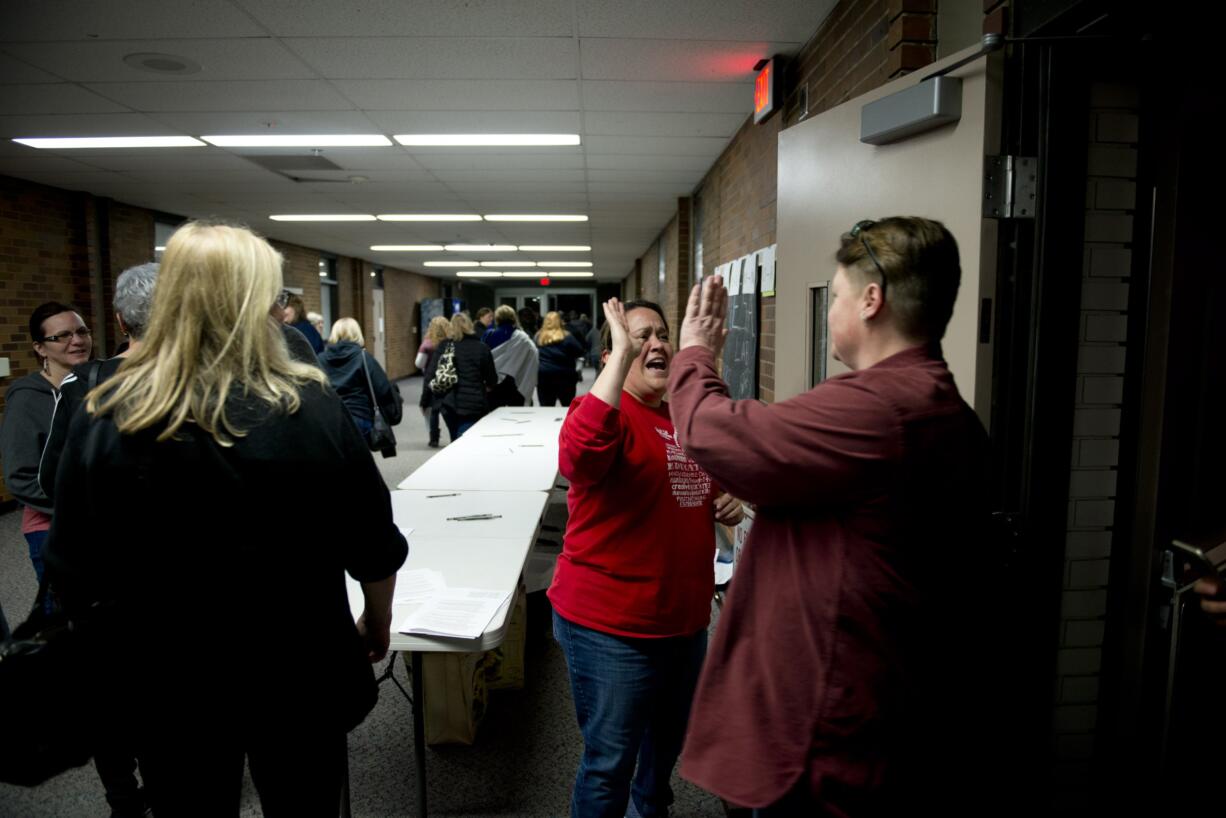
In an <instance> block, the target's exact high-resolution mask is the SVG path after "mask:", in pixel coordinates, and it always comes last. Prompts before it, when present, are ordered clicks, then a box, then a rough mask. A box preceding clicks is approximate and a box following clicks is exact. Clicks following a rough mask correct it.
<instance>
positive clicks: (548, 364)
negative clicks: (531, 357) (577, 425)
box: [536, 312, 585, 406]
mask: <svg viewBox="0 0 1226 818" xmlns="http://www.w3.org/2000/svg"><path fill="white" fill-rule="evenodd" d="M536 346H537V353H538V354H539V355H540V371H539V373H538V375H537V380H536V394H537V397H538V398H540V401H541V406H553V405H554V404H555V403H561V404H562V405H563V406H570V402H571V401H573V400H574V399H575V384H576V383H578V382H579V370H578V369H577V368H576V363H577V362H578V360H579V359H580V358H582V357H583V356H584V354H585V350H584V349H583V344H580V343H579V342H578V341H577V340H575V336H573V335H571V334H570V333H569V332H567V331H566V327H564V326H562V316H561V314H560V313H557V312H550V313H546V314H545V321H544V323H542V324H541V329H540V331H539V332H538V333H537V334H536Z"/></svg>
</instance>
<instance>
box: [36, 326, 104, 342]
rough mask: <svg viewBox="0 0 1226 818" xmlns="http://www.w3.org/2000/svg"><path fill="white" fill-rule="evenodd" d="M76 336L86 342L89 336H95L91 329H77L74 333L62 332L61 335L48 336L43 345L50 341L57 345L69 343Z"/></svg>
mask: <svg viewBox="0 0 1226 818" xmlns="http://www.w3.org/2000/svg"><path fill="white" fill-rule="evenodd" d="M74 335H75V336H77V337H78V338H80V339H81V340H85V339H86V338H88V337H89V336H91V335H93V333H92V332H90V329H89V327H77V329H75V330H73V331H72V332H61V333H60V334H59V335H48V336H47V337H46V338H44V339H43V340H42V343H44V344H45V343H47V342H48V341H51V342H53V343H56V344H59V343H68V342H69V341H71V340H72V336H74Z"/></svg>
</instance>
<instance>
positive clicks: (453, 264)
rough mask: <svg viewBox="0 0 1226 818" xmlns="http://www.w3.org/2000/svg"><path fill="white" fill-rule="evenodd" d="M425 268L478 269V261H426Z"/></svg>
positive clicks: (479, 263) (479, 264)
mask: <svg viewBox="0 0 1226 818" xmlns="http://www.w3.org/2000/svg"><path fill="white" fill-rule="evenodd" d="M425 265H426V266H427V267H480V266H481V262H479V261H427V262H425Z"/></svg>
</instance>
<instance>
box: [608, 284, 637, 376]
mask: <svg viewBox="0 0 1226 818" xmlns="http://www.w3.org/2000/svg"><path fill="white" fill-rule="evenodd" d="M602 306H603V307H604V317H605V320H606V321H608V322H609V335H610V339H609V340H610V341H611V342H612V344H613V349H612V354H613V355H614V356H617V357H620V358H621V360H625V361H632V360H634V359H635V358H636V357H638V354H639V352H641V351H642V349H643V341H642V339H641V338H631V337H630V329H629V326H628V325H627V324H626V309H625V307H623V306H622V302H621V301H619V300H618V299H616V298H610V299H609V300H608V301H606V302H605V303H604V304H603V305H602Z"/></svg>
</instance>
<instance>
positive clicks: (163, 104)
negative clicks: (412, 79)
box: [86, 80, 353, 112]
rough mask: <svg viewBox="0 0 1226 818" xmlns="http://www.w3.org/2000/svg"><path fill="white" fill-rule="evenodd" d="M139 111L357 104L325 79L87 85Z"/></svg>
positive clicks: (345, 106) (314, 107)
mask: <svg viewBox="0 0 1226 818" xmlns="http://www.w3.org/2000/svg"><path fill="white" fill-rule="evenodd" d="M86 87H87V88H90V89H91V90H94V91H97V92H98V93H100V94H104V95H106V96H107V97H109V98H110V99H113V100H116V101H118V102H121V103H123V104H124V105H127V106H129V107H131V108H135V109H136V110H138V111H182V112H193V111H265V110H273V109H276V110H282V111H344V110H348V109H351V108H352V107H353V106H352V105H351V104H350V103H349V101H348V100H346V99H345V98H344V97H343V96H341V95H340V94H339V93H337V92H336V89H334V88H333V87H332V86H331V85H329V84H328V83H326V82H323V81H322V80H253V81H251V82H240V81H229V82H111V83H105V84H93V83H90V84H87V85H86Z"/></svg>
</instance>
